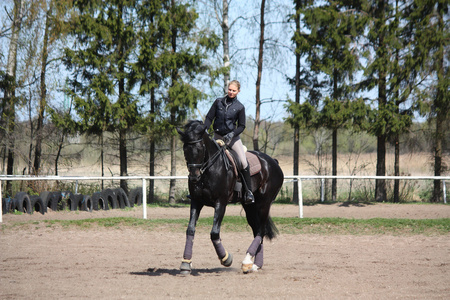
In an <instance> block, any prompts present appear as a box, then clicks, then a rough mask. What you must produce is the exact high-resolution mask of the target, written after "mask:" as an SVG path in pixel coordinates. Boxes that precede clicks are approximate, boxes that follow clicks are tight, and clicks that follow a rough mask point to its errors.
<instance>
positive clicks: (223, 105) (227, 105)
mask: <svg viewBox="0 0 450 300" xmlns="http://www.w3.org/2000/svg"><path fill="white" fill-rule="evenodd" d="M240 88H241V84H240V83H239V81H237V80H232V81H231V82H230V83H229V84H228V93H227V96H225V97H223V98H218V99H216V101H214V103H213V105H212V106H211V108H210V109H209V112H208V114H207V115H206V120H205V129H208V128H209V127H210V126H211V124H212V123H213V121H214V125H213V129H214V138H215V139H221V140H223V141H224V142H225V143H226V144H227V145H228V146H229V147H231V149H233V150H234V151H235V152H236V153H237V155H238V157H239V160H240V162H241V174H242V177H243V180H244V181H245V182H244V187H246V189H247V191H246V194H245V197H244V203H245V204H249V203H253V202H255V198H254V197H253V194H252V182H251V178H250V167H249V165H248V162H247V158H246V157H245V150H244V145H243V144H242V141H241V138H240V137H239V135H240V134H241V133H242V132H243V131H244V129H245V107H244V105H242V103H241V102H239V100H238V99H237V95H238V94H239V92H240Z"/></svg>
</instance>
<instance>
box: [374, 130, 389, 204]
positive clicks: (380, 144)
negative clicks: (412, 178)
mask: <svg viewBox="0 0 450 300" xmlns="http://www.w3.org/2000/svg"><path fill="white" fill-rule="evenodd" d="M385 175H386V135H384V134H382V135H380V136H379V137H377V176H385ZM386 200H387V199H386V180H385V179H377V180H376V183H375V201H377V202H383V201H386Z"/></svg>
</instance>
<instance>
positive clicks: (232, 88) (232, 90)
mask: <svg viewBox="0 0 450 300" xmlns="http://www.w3.org/2000/svg"><path fill="white" fill-rule="evenodd" d="M239 92H240V91H239V89H238V87H237V86H236V85H235V84H230V85H229V86H228V97H230V98H231V99H233V98H234V97H236V96H237V94H239Z"/></svg>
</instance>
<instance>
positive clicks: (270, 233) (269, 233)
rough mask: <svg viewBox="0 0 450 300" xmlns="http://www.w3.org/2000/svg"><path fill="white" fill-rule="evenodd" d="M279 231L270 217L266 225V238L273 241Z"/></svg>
mask: <svg viewBox="0 0 450 300" xmlns="http://www.w3.org/2000/svg"><path fill="white" fill-rule="evenodd" d="M278 233H279V231H278V229H277V227H276V226H275V223H274V222H273V220H272V218H271V217H270V216H269V218H268V219H267V223H266V228H265V230H264V236H265V237H267V238H268V239H269V240H272V239H273V238H275V237H276V236H277V235H278Z"/></svg>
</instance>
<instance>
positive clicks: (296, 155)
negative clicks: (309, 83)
mask: <svg viewBox="0 0 450 300" xmlns="http://www.w3.org/2000/svg"><path fill="white" fill-rule="evenodd" d="M300 7H301V4H300V1H296V2H295V9H296V13H298V11H299V9H300ZM295 31H296V32H297V33H298V34H300V15H297V17H296V18H295ZM295 47H296V49H298V48H300V45H299V43H298V42H296V45H295ZM300 66H301V61H300V53H298V52H295V103H298V104H299V103H300ZM299 151H300V128H299V125H298V124H295V125H294V157H293V158H294V169H293V173H294V176H297V175H298V174H299V173H298V172H299V170H298V166H299V164H298V159H299ZM292 202H293V203H295V204H299V198H298V184H294V195H293V196H292Z"/></svg>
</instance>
